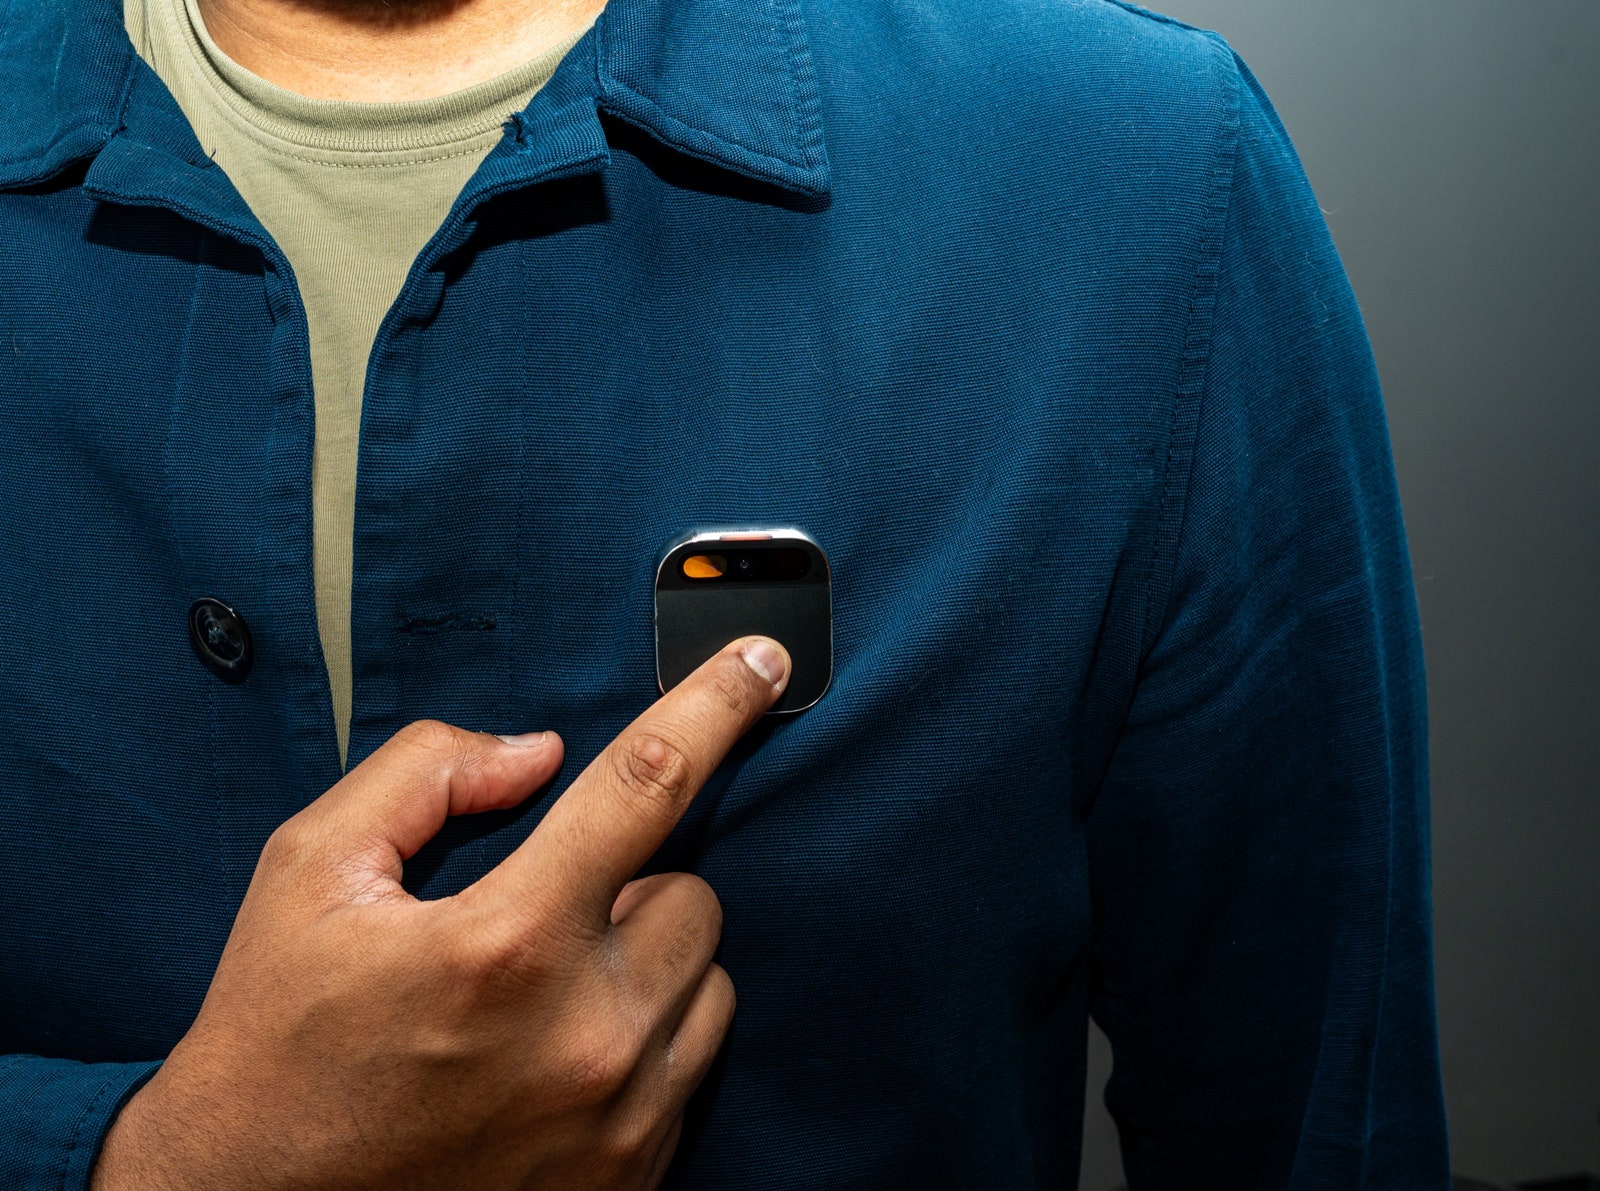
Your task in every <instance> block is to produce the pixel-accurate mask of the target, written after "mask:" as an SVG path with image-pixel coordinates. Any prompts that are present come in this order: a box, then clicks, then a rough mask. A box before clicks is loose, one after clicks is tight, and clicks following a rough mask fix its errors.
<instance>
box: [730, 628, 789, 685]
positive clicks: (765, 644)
mask: <svg viewBox="0 0 1600 1191" xmlns="http://www.w3.org/2000/svg"><path fill="white" fill-rule="evenodd" d="M739 656H740V657H741V658H743V659H744V664H745V665H747V666H749V667H750V669H752V670H754V671H755V672H756V673H757V674H759V675H760V676H761V677H762V678H763V679H764V680H765V681H766V682H767V684H768V685H769V686H771V687H772V689H773V690H774V691H782V690H783V688H784V687H786V686H787V685H789V673H790V671H791V669H792V668H793V663H792V662H791V661H790V658H789V651H788V650H787V649H785V648H784V647H783V645H782V644H781V643H779V642H777V641H774V640H773V639H772V638H771V637H749V638H747V639H746V640H745V641H744V642H743V643H742V644H741V645H740V646H739Z"/></svg>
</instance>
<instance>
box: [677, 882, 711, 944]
mask: <svg viewBox="0 0 1600 1191" xmlns="http://www.w3.org/2000/svg"><path fill="white" fill-rule="evenodd" d="M670 875H671V877H672V881H673V885H674V886H675V887H676V892H677V894H678V896H679V897H680V898H682V899H683V902H684V907H685V908H684V917H685V919H686V921H687V922H688V923H689V924H691V925H692V926H693V927H694V928H695V930H696V932H697V933H699V934H703V935H709V936H710V937H711V938H712V939H719V938H721V937H722V899H721V898H719V897H718V896H717V893H716V890H714V889H712V888H711V886H710V885H708V884H706V882H705V880H704V879H703V878H701V877H697V876H696V875H695V874H694V873H672V874H670Z"/></svg>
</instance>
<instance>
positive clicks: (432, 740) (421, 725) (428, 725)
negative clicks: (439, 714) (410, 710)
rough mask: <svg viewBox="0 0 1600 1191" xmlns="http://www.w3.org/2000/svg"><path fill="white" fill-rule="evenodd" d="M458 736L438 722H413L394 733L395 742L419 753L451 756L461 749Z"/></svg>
mask: <svg viewBox="0 0 1600 1191" xmlns="http://www.w3.org/2000/svg"><path fill="white" fill-rule="evenodd" d="M458 737H459V734H458V733H457V732H456V730H455V729H454V728H452V727H451V726H450V725H449V724H445V723H441V722H440V721H439V720H413V721H412V722H411V723H409V724H407V725H406V726H405V727H404V728H401V729H400V731H398V732H396V733H395V740H396V741H398V742H399V743H400V744H403V745H405V746H406V747H407V748H410V749H414V750H416V751H417V752H421V753H432V754H434V755H441V756H451V755H453V754H454V753H456V752H458V751H459V750H460V748H461V742H460V740H459V738H458Z"/></svg>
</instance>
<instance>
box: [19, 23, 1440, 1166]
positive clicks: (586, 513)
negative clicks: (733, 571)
mask: <svg viewBox="0 0 1600 1191" xmlns="http://www.w3.org/2000/svg"><path fill="white" fill-rule="evenodd" d="M0 55H3V59H4V61H5V62H6V64H7V72H8V82H9V83H10V86H8V87H7V88H6V94H5V96H4V99H3V100H0V102H3V103H4V105H5V108H4V112H3V118H0V171H3V172H0V186H3V187H4V189H3V191H0V236H3V237H4V244H5V250H4V254H3V255H0V302H3V305H0V318H3V319H4V330H5V339H4V341H3V342H4V343H5V344H6V345H9V349H10V351H9V356H8V357H7V367H6V369H5V371H4V373H3V374H0V409H3V410H4V411H5V413H6V416H7V424H8V428H9V430H10V442H9V445H8V447H7V451H6V456H5V465H4V467H3V468H0V485H3V499H4V501H5V508H6V510H7V512H6V515H5V518H4V521H3V524H4V533H5V547H6V548H5V550H4V553H3V555H0V557H3V558H4V563H5V566H6V567H7V568H8V572H7V580H6V582H5V583H4V585H3V586H0V626H3V630H4V631H3V632H0V714H3V715H4V722H5V732H4V735H3V738H0V774H3V776H4V785H3V787H0V790H3V793H0V815H3V816H4V826H5V840H6V849H5V853H4V855H5V859H4V862H3V864H0V939H3V942H0V948H3V950H0V963H3V970H4V973H5V983H4V992H3V999H0V1033H3V1037H0V1052H3V1053H5V1054H6V1056H7V1057H6V1058H4V1059H3V1060H0V1181H3V1182H4V1183H5V1185H7V1186H20V1187H29V1188H31V1187H47V1186H48V1187H60V1186H76V1187H82V1186H86V1185H89V1184H91V1182H92V1184H93V1185H95V1186H97V1187H102V1188H117V1187H128V1186H142V1187H175V1188H176V1187H191V1186H193V1187H202V1186H203V1187H272V1186H296V1187H323V1186H340V1187H344V1186H352V1187H355V1186H363V1187H364V1186H441V1187H444V1186H461V1187H497V1186H506V1187H512V1186H562V1187H567V1186H622V1187H631V1186H653V1185H656V1184H658V1183H661V1182H662V1181H663V1180H664V1182H665V1183H666V1184H667V1185H671V1186H683V1187H697V1188H699V1187H727V1188H751V1187H763V1188H769V1187H807V1188H820V1187H846V1186H849V1187H925V1186H928V1187H931V1186H948V1187H975V1186H976V1187H1020V1186H1052V1187H1071V1186H1073V1185H1074V1183H1075V1180H1076V1172H1077V1163H1078V1153H1079V1122H1080V1120H1081V1110H1082V1084H1083V1054H1084V1042H1085V1028H1086V1018H1087V1014H1088V1013H1090V1012H1092V1013H1093V1014H1094V1015H1095V1017H1096V1019H1097V1020H1098V1021H1099V1022H1100V1024H1101V1025H1102V1026H1103V1027H1104V1029H1105V1030H1106V1032H1107V1034H1108V1035H1109V1036H1110V1038H1111V1040H1112V1043H1113V1046H1114V1048H1115V1051H1116V1070H1115V1074H1114V1075H1113V1078H1112V1081H1111V1085H1110V1087H1109V1088H1108V1091H1107V1095H1108V1099H1109V1102H1110V1105H1111V1107H1112V1110H1113V1112H1114V1114H1115V1116H1116V1118H1117V1121H1118V1124H1119V1127H1120V1130H1121V1136H1122V1143H1123V1150H1124V1163H1125V1167H1126V1169H1127V1172H1128V1176H1129V1181H1130V1185H1131V1186H1133V1187H1134V1188H1163V1187H1183V1188H1193V1187H1294V1188H1312V1187H1317V1188H1323V1187H1327V1188H1402V1187H1403V1188H1422V1187H1442V1186H1444V1185H1445V1184H1446V1181H1447V1176H1446V1174H1445V1158H1444V1127H1443V1119H1442V1109H1441V1098H1440V1092H1439V1082H1438V1069H1437V1057H1436V1047H1435V1041H1434V1032H1433V1016H1432V987H1431V967H1430V956H1429V925H1428V893H1427V890H1428V874H1427V860H1426V857H1427V852H1426V823H1427V819H1426V741H1425V738H1426V733H1425V728H1424V720H1423V697H1422V669H1421V653H1420V644H1419V639H1418V632H1417V625H1416V617H1415V607H1414V602H1413V597H1412V593H1411V588H1410V577H1409V572H1408V569H1407V562H1406V555H1405V546H1404V539H1403V534H1402V531H1401V523H1400V516H1399V508H1398V502H1397V498H1396V493H1395V487H1394V481H1393V472H1392V466H1391V463H1390V459H1389V454H1388V446H1387V440H1386V437H1385V430H1384V423H1383V414H1382V408H1381V402H1380V398H1379V395H1378V389H1377V383H1376V379H1375V376H1374V374H1373V370H1372V366H1371V359H1370V354H1369V352H1368V349H1367V346H1366V341H1365V337H1364V335H1363V332H1362V329H1361V325H1360V319H1359V316H1358V313H1357V310H1356V307H1355V303H1354V300H1353V298H1352V296H1351V294H1350V292H1349V289H1348V286H1347V285H1346V283H1345V280H1344V277H1343V274H1342V272H1341V270H1340V268H1339V265H1338V261H1337V257H1336V256H1335V254H1334V251H1333V248H1332V245H1331V243H1330V242H1329V239H1328V237H1327V233H1326V229H1325V228H1324V226H1323V224H1322V221H1321V219H1320V216H1319V214H1318V212H1317V209H1316V206H1315V203H1314V200H1313V199H1312V197H1311V194H1310V192H1309V189H1308V187H1307V186H1306V183H1305V180H1304V178H1303V176H1302V174H1301V172H1300V169H1299V166H1298V164H1297V162H1296V160H1295V158H1294V155H1293V153H1292V150H1291V149H1290V147H1289V143H1288V140H1287V137H1286V136H1285V134H1284V132H1283V130H1282V128H1281V127H1280V126H1279V124H1278V122H1277V120H1276V117H1275V116H1274V115H1273V113H1272V111H1271V108H1270V106H1269V105H1268V103H1267V101H1266V99H1265V98H1264V96H1263V95H1262V93H1261V91H1260V89H1259V88H1258V87H1257V85H1256V84H1255V82H1254V80H1253V79H1252V78H1251V76H1250V75H1249V73H1248V72H1247V71H1246V70H1245V69H1244V68H1243V66H1242V65H1241V64H1239V63H1238V62H1237V60H1236V59H1235V58H1234V57H1233V56H1232V54H1231V52H1230V51H1228V49H1227V48H1226V46H1224V45H1223V44H1222V43H1221V42H1220V41H1219V40H1218V39H1216V38H1214V37H1212V36H1209V35H1206V34H1202V33H1199V32H1197V31H1194V30H1191V29H1189V28H1187V27H1184V26H1182V25H1179V24H1176V23H1174V22H1170V21H1167V20H1165V19H1164V18H1161V17H1157V16H1153V15H1150V14H1147V13H1144V12H1141V11H1139V10H1135V9H1132V8H1129V7H1125V6H1123V5H1120V4H1115V3H1111V2H1109V0H1058V2H1056V3H1051V4H1048V5H1041V6H1030V5H1025V4H1007V5H1002V6H999V7H996V6H995V5H992V4H983V5H979V4H976V3H972V2H970V0H953V2H949V3H908V4H889V3H881V4H879V3H874V4H859V3H850V4H847V3H840V2H836V0H804V2H801V0H774V2H773V3H770V4H765V5H757V4H732V3H714V2H713V0H611V2H610V3H609V4H608V5H607V6H606V7H605V9H604V11H599V10H598V7H597V6H595V5H593V4H586V3H576V4H571V5H559V4H553V3H548V2H546V0H457V2H456V3H441V4H433V3H428V4H417V5H406V4H395V5H392V6H391V5H386V4H378V5H369V4H365V3H355V2H352V3H339V2H336V0H198V2H197V3H185V2H183V0H142V2H140V0H131V2H130V3H129V4H128V5H127V6H126V8H119V7H118V6H117V4H116V2H115V0H48V2H41V3H36V4H32V5H24V6H20V7H16V8H15V9H14V10H13V11H12V12H10V13H9V14H8V16H7V18H6V20H5V22H4V23H3V25H0ZM709 523H720V524H733V525H746V526H757V525H773V524H794V525H798V526H801V527H803V528H805V529H806V530H807V531H809V532H810V533H811V534H812V535H813V536H814V537H815V538H816V539H817V541H818V542H820V543H821V544H822V546H823V548H824V549H826V550H827V552H828V554H829V557H830V561H831V566H832V572H833V584H834V621H835V624H834V653H835V674H834V680H833V685H832V688H831V689H830V690H829V692H828V693H827V694H826V695H825V696H824V698H823V699H822V701H821V702H820V703H818V704H817V705H816V706H815V707H813V708H812V709H810V710H808V711H806V712H804V713H802V714H800V715H798V716H794V717H788V718H782V719H767V720H761V713H762V711H763V710H764V709H765V708H766V707H767V706H769V705H770V704H771V703H772V701H773V700H774V699H776V698H777V697H778V695H779V693H780V692H781V690H782V688H783V685H784V684H785V683H786V682H787V677H788V672H789V662H788V660H787V657H786V655H785V653H784V652H783V650H782V649H781V648H779V647H778V646H777V645H775V644H774V643H772V642H770V641H765V640H762V639H759V638H750V639H740V640H737V641H734V642H732V643H731V644H730V645H729V646H728V647H727V648H726V649H725V650H723V651H722V652H721V653H719V654H718V655H717V656H716V657H715V658H713V659H712V660H711V661H710V662H708V663H707V665H706V666H705V667H704V668H702V669H701V670H700V671H698V672H697V673H696V674H695V675H694V676H692V677H691V678H690V679H689V680H687V681H686V682H685V683H684V684H683V685H682V686H680V687H678V688H676V689H675V690H674V691H672V692H671V693H669V694H668V695H666V696H665V697H664V698H662V699H661V700H660V701H659V702H657V703H652V698H653V685H654V684H653V653H652V646H653V642H652V635H651V629H650V621H649V616H650V602H651V577H652V573H653V569H654V565H655V562H656V560H657V558H658V557H659V553H660V550H661V548H662V547H663V546H664V545H665V544H666V543H667V542H669V541H670V540H672V539H673V538H674V537H676V536H678V535H679V534H681V533H682V532H684V531H685V530H687V529H690V528H692V527H695V526H698V525H704V524H709ZM758 720H759V721H760V723H759V726H756V725H757V721H758ZM546 730H548V734H545V732H546ZM563 757H564V760H563ZM713 771H714V772H713ZM713 956H715V960H713ZM735 990H736V992H735ZM735 996H737V1009H735V1005H734V1000H735ZM163 1059H165V1060H166V1061H165V1062H164V1063H162V1062H161V1060H163Z"/></svg>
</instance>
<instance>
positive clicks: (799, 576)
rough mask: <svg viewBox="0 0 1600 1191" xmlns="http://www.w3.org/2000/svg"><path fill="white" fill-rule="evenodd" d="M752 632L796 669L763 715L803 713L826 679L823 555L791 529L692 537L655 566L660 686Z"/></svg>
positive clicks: (828, 623) (827, 610) (827, 592)
mask: <svg viewBox="0 0 1600 1191" xmlns="http://www.w3.org/2000/svg"><path fill="white" fill-rule="evenodd" d="M754 633H759V634H761V635H762V636H764V637H771V638H772V639H773V640H775V641H779V642H781V643H782V644H783V647H784V648H785V649H787V650H788V651H789V658H790V660H791V662H792V663H793V668H792V670H791V672H790V675H789V685H788V687H787V688H786V689H785V690H784V692H783V696H782V697H781V698H780V699H779V700H778V702H777V703H776V704H775V705H774V706H773V708H772V710H771V711H769V712H768V713H767V714H768V715H773V714H781V713H784V712H792V711H804V710H805V709H806V708H807V707H810V706H811V705H812V704H813V703H815V702H816V701H817V700H818V699H820V698H822V694H823V692H824V691H826V690H827V689H828V684H829V683H830V682H831V681H832V680H833V585H832V579H831V576H830V574H829V571H828V559H827V557H826V556H825V555H824V554H823V553H822V549H821V547H819V546H818V545H817V544H816V543H815V542H814V541H812V540H811V539H810V538H809V537H807V536H806V535H805V534H803V533H801V532H800V531H799V530H795V529H746V530H725V531H722V532H710V533H699V534H694V535H692V536H691V537H689V538H687V539H685V540H683V541H681V542H678V543H676V544H675V545H673V546H671V547H669V548H668V550H667V552H666V554H665V555H664V556H663V557H662V559H661V565H660V566H659V567H657V568H656V680H657V682H658V684H659V685H660V687H661V690H662V691H663V692H666V691H670V690H671V689H672V688H673V687H675V686H677V685H678V684H679V683H680V682H682V681H683V680H684V679H685V678H687V677H688V676H689V674H690V672H691V671H693V670H695V669H698V668H699V666H700V664H701V663H702V662H704V661H705V660H706V659H707V658H709V657H710V656H711V655H712V654H714V653H716V652H717V651H718V650H719V649H721V648H722V647H723V646H724V645H726V644H727V643H728V642H730V641H733V640H735V639H736V638H739V637H747V636H750V635H751V634H754Z"/></svg>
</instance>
